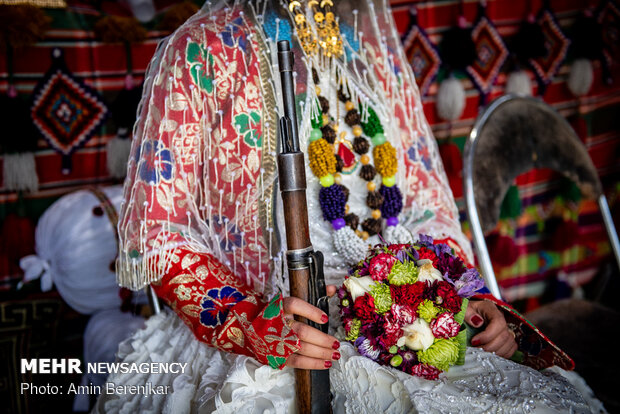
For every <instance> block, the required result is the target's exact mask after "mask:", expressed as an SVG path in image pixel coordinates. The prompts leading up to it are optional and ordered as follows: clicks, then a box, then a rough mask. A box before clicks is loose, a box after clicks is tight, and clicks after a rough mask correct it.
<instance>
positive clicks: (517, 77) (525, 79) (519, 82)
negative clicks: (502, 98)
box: [506, 70, 532, 96]
mask: <svg viewBox="0 0 620 414" xmlns="http://www.w3.org/2000/svg"><path fill="white" fill-rule="evenodd" d="M506 93H507V94H509V93H512V94H515V95H521V96H532V81H531V80H530V76H529V75H528V74H527V72H526V71H524V70H516V71H514V72H510V74H509V75H508V80H506Z"/></svg>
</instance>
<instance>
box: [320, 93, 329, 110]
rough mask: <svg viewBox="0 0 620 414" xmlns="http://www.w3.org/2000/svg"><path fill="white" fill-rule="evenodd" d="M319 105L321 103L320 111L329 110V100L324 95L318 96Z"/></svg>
mask: <svg viewBox="0 0 620 414" xmlns="http://www.w3.org/2000/svg"><path fill="white" fill-rule="evenodd" d="M319 105H321V111H322V112H323V113H324V114H326V113H328V112H329V101H328V100H327V98H325V97H324V96H319Z"/></svg>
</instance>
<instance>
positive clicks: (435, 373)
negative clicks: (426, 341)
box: [411, 364, 441, 380]
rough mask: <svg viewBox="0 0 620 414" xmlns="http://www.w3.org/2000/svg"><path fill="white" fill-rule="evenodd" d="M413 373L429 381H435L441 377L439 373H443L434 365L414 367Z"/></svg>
mask: <svg viewBox="0 0 620 414" xmlns="http://www.w3.org/2000/svg"><path fill="white" fill-rule="evenodd" d="M411 373H412V374H413V375H417V376H418V377H422V378H426V379H428V380H435V379H437V377H439V373H441V371H440V370H438V369H437V368H435V367H434V366H432V365H428V364H418V365H414V366H413V368H412V369H411Z"/></svg>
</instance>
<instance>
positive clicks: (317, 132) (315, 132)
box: [310, 128, 323, 142]
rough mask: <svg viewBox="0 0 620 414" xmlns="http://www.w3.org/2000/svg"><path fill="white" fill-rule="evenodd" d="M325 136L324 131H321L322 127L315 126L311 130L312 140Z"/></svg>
mask: <svg viewBox="0 0 620 414" xmlns="http://www.w3.org/2000/svg"><path fill="white" fill-rule="evenodd" d="M321 138H323V132H321V130H320V129H318V128H314V129H313V130H312V131H311V132H310V141H311V142H312V141H316V140H317V139H321Z"/></svg>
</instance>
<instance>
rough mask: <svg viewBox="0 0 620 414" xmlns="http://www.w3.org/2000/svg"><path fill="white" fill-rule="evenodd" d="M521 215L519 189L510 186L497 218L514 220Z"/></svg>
mask: <svg viewBox="0 0 620 414" xmlns="http://www.w3.org/2000/svg"><path fill="white" fill-rule="evenodd" d="M520 215H521V198H519V189H518V188H517V186H516V185H511V186H510V187H509V188H508V191H507V192H506V195H505V196H504V200H503V201H502V206H501V207H500V211H499V218H501V219H505V218H516V217H519V216H520Z"/></svg>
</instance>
